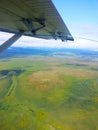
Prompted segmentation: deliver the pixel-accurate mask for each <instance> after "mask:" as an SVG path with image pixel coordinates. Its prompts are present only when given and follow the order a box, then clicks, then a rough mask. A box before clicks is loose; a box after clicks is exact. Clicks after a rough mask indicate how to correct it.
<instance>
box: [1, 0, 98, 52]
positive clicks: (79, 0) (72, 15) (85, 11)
mask: <svg viewBox="0 0 98 130" xmlns="http://www.w3.org/2000/svg"><path fill="white" fill-rule="evenodd" d="M52 2H53V3H54V5H55V7H56V8H57V10H58V12H59V14H60V15H61V17H62V19H63V20H64V22H65V24H66V26H67V27H68V29H69V31H70V32H71V34H72V36H73V37H74V42H72V41H67V42H61V41H60V40H56V41H55V40H43V39H36V38H31V37H25V36H24V37H22V38H20V39H19V40H18V41H17V42H16V43H14V45H13V46H22V47H27V46H29V47H31V46H38V47H40V46H44V47H58V48H59V47H65V48H79V49H80V48H81V49H91V50H95V51H98V18H97V15H98V0H52ZM11 36H12V35H11V34H7V33H2V32H0V44H2V43H3V42H4V41H5V40H6V39H8V38H9V37H11ZM86 39H92V41H90V40H86ZM94 40H95V41H94Z"/></svg>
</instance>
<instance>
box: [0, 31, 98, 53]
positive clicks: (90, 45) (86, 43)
mask: <svg viewBox="0 0 98 130" xmlns="http://www.w3.org/2000/svg"><path fill="white" fill-rule="evenodd" d="M11 36H12V34H9V33H1V32H0V43H3V42H4V41H6V40H7V39H8V38H10V37H11ZM12 46H17V47H57V48H61V47H64V48H77V49H78V48H79V49H90V50H96V51H98V42H94V41H90V40H86V39H81V38H79V37H75V41H74V42H72V41H67V42H62V41H61V40H56V41H55V40H44V39H37V38H33V37H27V36H22V37H21V38H20V39H19V40H18V41H17V42H15V43H14V44H13V45H12Z"/></svg>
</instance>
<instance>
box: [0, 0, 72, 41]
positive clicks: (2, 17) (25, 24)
mask: <svg viewBox="0 0 98 130" xmlns="http://www.w3.org/2000/svg"><path fill="white" fill-rule="evenodd" d="M0 31H4V32H11V33H15V34H17V33H20V36H21V35H27V36H32V37H37V38H43V39H61V40H62V41H65V40H72V41H73V40H74V39H73V37H72V35H71V33H70V32H69V30H68V28H67V26H66V25H65V23H64V22H63V20H62V18H61V16H60V15H59V13H58V11H57V10H56V8H55V6H54V4H53V3H52V1H51V0H0ZM20 36H19V37H20ZM16 37H17V36H16ZM19 37H18V38H19ZM18 38H16V39H18Z"/></svg>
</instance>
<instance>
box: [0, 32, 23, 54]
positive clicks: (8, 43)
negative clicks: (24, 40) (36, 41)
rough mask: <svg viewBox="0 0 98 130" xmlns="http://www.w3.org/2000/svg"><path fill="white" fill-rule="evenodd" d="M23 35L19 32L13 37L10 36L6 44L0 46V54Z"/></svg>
mask: <svg viewBox="0 0 98 130" xmlns="http://www.w3.org/2000/svg"><path fill="white" fill-rule="evenodd" d="M23 33H24V32H23V31H20V32H18V33H16V34H15V35H14V36H12V37H11V38H10V39H8V40H7V41H6V42H4V43H3V44H2V45H1V46H0V53H2V52H3V51H4V50H6V49H7V48H8V47H10V46H11V45H12V44H13V43H14V42H16V41H17V40H18V39H19V38H20V37H21V36H22V35H23Z"/></svg>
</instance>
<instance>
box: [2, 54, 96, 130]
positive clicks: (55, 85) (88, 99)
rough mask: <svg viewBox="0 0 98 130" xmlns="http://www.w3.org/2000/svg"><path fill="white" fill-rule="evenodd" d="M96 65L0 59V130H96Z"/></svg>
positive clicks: (31, 58) (49, 59) (37, 58)
mask: <svg viewBox="0 0 98 130" xmlns="http://www.w3.org/2000/svg"><path fill="white" fill-rule="evenodd" d="M97 70H98V62H97V61H96V62H90V61H89V62H88V61H83V60H80V59H79V58H75V57H72V58H71V59H69V58H68V59H67V58H64V57H50V56H45V57H44V56H27V57H19V58H9V59H1V60H0V130H83V129H84V130H98V71H97Z"/></svg>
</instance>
